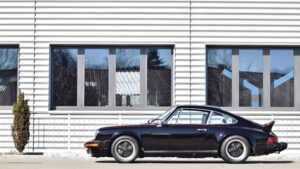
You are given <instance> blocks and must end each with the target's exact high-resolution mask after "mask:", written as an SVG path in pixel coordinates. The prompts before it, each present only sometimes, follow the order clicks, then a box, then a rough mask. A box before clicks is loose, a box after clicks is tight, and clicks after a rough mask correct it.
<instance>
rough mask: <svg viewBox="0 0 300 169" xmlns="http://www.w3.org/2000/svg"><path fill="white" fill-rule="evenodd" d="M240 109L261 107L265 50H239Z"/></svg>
mask: <svg viewBox="0 0 300 169" xmlns="http://www.w3.org/2000/svg"><path fill="white" fill-rule="evenodd" d="M239 60H240V61H239V63H240V64H239V77H240V85H239V89H240V92H239V100H240V103H239V105H240V107H261V106H262V91H263V50H262V49H240V50H239Z"/></svg>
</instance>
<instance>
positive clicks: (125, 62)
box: [116, 48, 140, 107]
mask: <svg viewBox="0 0 300 169" xmlns="http://www.w3.org/2000/svg"><path fill="white" fill-rule="evenodd" d="M116 62H117V63H116V106H127V107H131V106H139V105H140V50H139V49H121V48H119V49H116Z"/></svg>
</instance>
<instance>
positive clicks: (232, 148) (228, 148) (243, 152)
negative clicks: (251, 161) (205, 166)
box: [221, 136, 250, 163]
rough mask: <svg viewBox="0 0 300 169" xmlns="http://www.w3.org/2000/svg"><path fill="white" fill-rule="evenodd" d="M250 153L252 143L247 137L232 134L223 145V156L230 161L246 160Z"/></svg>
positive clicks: (239, 161) (240, 161)
mask: <svg viewBox="0 0 300 169" xmlns="http://www.w3.org/2000/svg"><path fill="white" fill-rule="evenodd" d="M249 153H250V145H249V142H248V140H247V139H246V138H244V137H241V136H230V137H228V138H227V139H225V140H224V142H223V144H222V146H221V156H222V158H223V159H224V161H226V162H228V163H242V162H245V161H246V160H247V158H248V156H249Z"/></svg>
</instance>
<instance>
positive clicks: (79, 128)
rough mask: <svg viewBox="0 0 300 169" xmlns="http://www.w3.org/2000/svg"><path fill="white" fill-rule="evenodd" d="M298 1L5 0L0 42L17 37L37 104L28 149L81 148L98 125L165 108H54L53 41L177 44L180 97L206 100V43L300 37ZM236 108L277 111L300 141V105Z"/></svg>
mask: <svg viewBox="0 0 300 169" xmlns="http://www.w3.org/2000/svg"><path fill="white" fill-rule="evenodd" d="M299 9H300V1H299V0H287V1H280V0H86V1H85V0H36V1H34V0H11V1H9V0H7V1H4V0H0V44H18V45H19V47H20V56H19V60H20V61H19V87H20V89H21V90H23V91H24V92H25V94H26V98H27V99H29V100H30V105H31V108H32V110H33V112H34V120H32V121H31V123H32V128H33V127H34V128H35V130H32V132H31V140H30V144H29V145H28V149H27V150H28V151H31V149H30V148H32V146H34V147H35V149H36V150H37V149H39V150H40V151H47V150H63V151H66V150H76V149H80V150H82V149H83V147H82V145H83V142H84V141H86V140H88V139H90V138H92V137H93V135H94V130H95V129H96V128H98V127H100V126H105V125H114V124H117V125H118V124H128V123H139V122H145V121H146V119H149V118H152V117H154V116H156V114H158V113H160V112H159V111H156V112H150V111H126V112H123V111H122V112H120V111H100V110H99V111H56V110H52V111H49V104H50V102H49V98H50V97H49V60H50V53H49V51H50V50H49V49H50V46H51V45H53V44H66V45H72V44H91V45H95V44H96V45H101V44H105V45H109V44H112V45H115V44H135V45H145V44H171V45H174V46H175V53H174V81H173V89H174V96H173V97H174V104H190V103H191V104H204V103H205V49H206V45H216V44H217V45H259V44H262V45H300V39H299V37H298V36H299V35H300V34H299V33H300V32H299V30H300V29H299V28H300V20H299V19H300V12H299V11H300V10H299ZM236 113H239V114H243V115H244V116H247V118H250V119H254V120H256V121H258V122H262V123H263V122H267V121H269V120H270V119H277V120H278V121H277V124H276V126H275V129H276V131H277V132H278V134H279V135H280V136H281V138H282V140H284V141H288V142H289V143H292V144H291V146H290V147H291V148H293V149H300V116H299V115H300V112H297V111H285V112H271V111H268V112H262V111H247V112H246V111H243V112H241V111H236ZM0 117H1V118H0V125H1V127H0V135H1V137H0V143H1V145H0V149H1V150H4V151H6V150H10V149H12V147H13V143H12V139H11V136H10V124H11V119H12V116H11V110H1V111H0ZM33 131H34V132H33ZM33 140H34V142H33Z"/></svg>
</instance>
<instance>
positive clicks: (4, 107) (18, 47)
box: [0, 44, 20, 110]
mask: <svg viewBox="0 0 300 169" xmlns="http://www.w3.org/2000/svg"><path fill="white" fill-rule="evenodd" d="M0 48H17V51H18V55H17V89H16V90H17V92H16V93H17V95H16V99H18V95H19V86H20V85H19V78H20V72H19V70H20V69H19V66H20V46H19V45H17V44H0ZM16 101H17V100H15V102H16ZM12 108H13V104H12V105H5V106H1V105H0V109H1V110H11V109H12Z"/></svg>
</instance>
